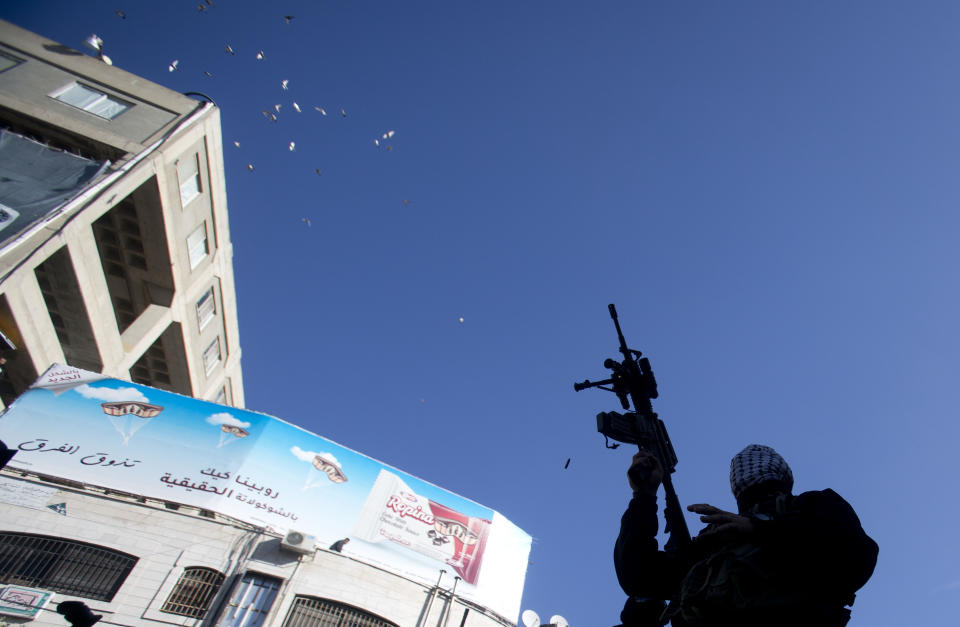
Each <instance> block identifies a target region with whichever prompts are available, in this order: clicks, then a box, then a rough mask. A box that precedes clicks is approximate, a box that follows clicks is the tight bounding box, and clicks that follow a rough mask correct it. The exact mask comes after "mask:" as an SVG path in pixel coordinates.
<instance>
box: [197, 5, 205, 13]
mask: <svg viewBox="0 0 960 627" xmlns="http://www.w3.org/2000/svg"><path fill="white" fill-rule="evenodd" d="M206 10H207V7H205V6H203V5H202V4H198V5H197V11H200V12H201V13H203V12H204V11H206Z"/></svg>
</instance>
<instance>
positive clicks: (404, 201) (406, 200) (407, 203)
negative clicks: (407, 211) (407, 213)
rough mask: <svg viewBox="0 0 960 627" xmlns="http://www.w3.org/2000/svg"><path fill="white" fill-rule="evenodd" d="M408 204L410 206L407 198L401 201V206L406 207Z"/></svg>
mask: <svg viewBox="0 0 960 627" xmlns="http://www.w3.org/2000/svg"><path fill="white" fill-rule="evenodd" d="M409 204H410V200H409V199H407V198H404V199H403V206H404V207H406V206H407V205H409Z"/></svg>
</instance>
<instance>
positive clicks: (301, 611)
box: [283, 595, 397, 627]
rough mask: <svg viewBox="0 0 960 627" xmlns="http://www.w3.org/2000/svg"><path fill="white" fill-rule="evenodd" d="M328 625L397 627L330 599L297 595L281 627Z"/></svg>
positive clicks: (317, 626)
mask: <svg viewBox="0 0 960 627" xmlns="http://www.w3.org/2000/svg"><path fill="white" fill-rule="evenodd" d="M328 625H356V626H357V627H397V625H396V624H394V623H391V622H390V621H387V620H384V619H382V618H380V617H379V616H376V615H374V614H371V613H369V612H365V611H363V610H361V609H359V608H356V607H351V606H349V605H344V604H343V603H337V602H336V601H331V600H330V599H318V598H316V597H305V596H299V595H297V597H296V598H295V599H294V600H293V605H292V606H291V607H290V612H289V613H288V614H287V618H286V620H285V621H284V622H283V627H327V626H328Z"/></svg>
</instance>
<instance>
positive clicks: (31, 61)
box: [0, 21, 244, 407]
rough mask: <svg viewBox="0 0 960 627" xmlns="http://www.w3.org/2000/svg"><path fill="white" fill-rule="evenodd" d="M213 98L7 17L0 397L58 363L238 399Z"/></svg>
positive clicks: (0, 50)
mask: <svg viewBox="0 0 960 627" xmlns="http://www.w3.org/2000/svg"><path fill="white" fill-rule="evenodd" d="M223 171H224V170H223V152H222V140H221V135H220V113H219V110H218V109H217V108H216V107H215V106H214V105H213V104H211V103H209V102H200V101H198V100H194V99H192V98H189V97H187V96H184V95H182V94H179V93H176V92H174V91H171V90H169V89H166V88H164V87H161V86H159V85H156V84H153V83H150V82H149V81H146V80H144V79H142V78H140V77H137V76H134V75H132V74H129V73H127V72H125V71H123V70H121V69H119V68H115V67H112V66H109V65H107V64H105V63H103V62H101V61H100V60H98V59H97V58H96V57H94V56H89V55H87V54H82V53H80V52H77V51H75V50H71V49H69V48H67V47H66V46H62V45H60V44H58V43H56V42H53V41H49V40H47V39H44V38H43V37H40V36H38V35H36V34H34V33H31V32H28V31H25V30H23V29H20V28H18V27H16V26H14V25H12V24H10V23H7V22H3V21H0V332H2V334H3V337H2V338H0V358H2V359H3V363H2V364H0V367H2V374H0V400H2V401H3V404H4V405H6V404H9V403H10V402H11V401H12V400H13V399H14V398H16V396H17V395H18V394H20V393H22V392H23V390H24V389H25V388H26V387H27V386H29V384H30V383H32V381H33V380H34V379H36V377H37V376H38V375H39V374H41V373H42V372H44V371H45V370H46V369H47V368H48V367H49V366H50V365H51V364H53V363H61V364H69V365H72V366H77V367H80V368H84V369H86V370H90V371H94V372H101V373H104V374H107V375H109V376H112V377H117V378H122V379H127V380H132V381H136V382H139V383H143V384H145V385H150V386H153V387H158V388H161V389H166V390H171V391H174V392H177V393H180V394H185V395H189V396H194V397H197V398H205V399H210V400H216V401H217V402H220V403H224V404H228V405H234V406H238V407H242V406H243V403H244V397H243V384H242V380H241V370H240V343H239V336H238V324H237V304H236V293H235V288H234V278H233V264H232V255H233V249H232V245H231V243H230V231H229V224H228V219H227V204H226V183H225V180H224V174H223Z"/></svg>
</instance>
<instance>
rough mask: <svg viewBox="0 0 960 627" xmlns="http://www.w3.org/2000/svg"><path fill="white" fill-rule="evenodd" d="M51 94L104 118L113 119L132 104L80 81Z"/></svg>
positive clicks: (66, 102) (61, 100)
mask: <svg viewBox="0 0 960 627" xmlns="http://www.w3.org/2000/svg"><path fill="white" fill-rule="evenodd" d="M50 95H51V96H52V97H53V98H56V99H57V100H59V101H60V102H62V103H64V104H68V105H70V106H71V107H76V108H78V109H83V110H84V111H86V112H87V113H92V114H93V115H95V116H97V117H101V118H103V119H104V120H112V119H113V118H115V117H117V116H118V115H120V114H121V113H123V112H124V111H126V110H127V109H129V108H130V107H131V106H132V105H131V104H130V103H129V102H124V101H122V100H119V99H117V98H113V97H112V96H108V95H107V94H105V93H103V92H102V91H98V90H96V89H94V88H93V87H88V86H86V85H81V84H80V83H72V84H70V85H67V86H66V87H64V88H63V89H61V90H59V91H56V92H54V93H52V94H50Z"/></svg>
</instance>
